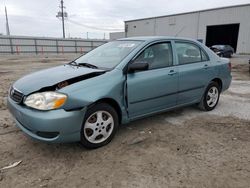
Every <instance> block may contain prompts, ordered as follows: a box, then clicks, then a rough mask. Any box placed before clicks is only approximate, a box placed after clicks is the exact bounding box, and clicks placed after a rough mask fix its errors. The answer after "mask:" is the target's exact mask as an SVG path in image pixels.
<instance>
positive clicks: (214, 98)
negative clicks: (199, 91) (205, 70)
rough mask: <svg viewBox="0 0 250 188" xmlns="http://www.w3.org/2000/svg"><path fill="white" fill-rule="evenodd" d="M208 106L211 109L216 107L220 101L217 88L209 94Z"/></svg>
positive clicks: (210, 90) (212, 89)
mask: <svg viewBox="0 0 250 188" xmlns="http://www.w3.org/2000/svg"><path fill="white" fill-rule="evenodd" d="M206 99H207V105H208V106H209V107H211V108H212V107H214V106H215V105H216V104H217V101H218V99H219V91H218V88H217V87H214V86H213V87H211V88H210V89H209V90H208V93H207V98H206Z"/></svg>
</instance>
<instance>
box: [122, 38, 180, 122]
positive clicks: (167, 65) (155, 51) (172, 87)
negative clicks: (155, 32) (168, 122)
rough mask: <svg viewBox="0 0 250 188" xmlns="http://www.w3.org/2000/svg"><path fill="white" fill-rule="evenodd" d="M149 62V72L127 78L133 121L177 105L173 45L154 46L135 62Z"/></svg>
mask: <svg viewBox="0 0 250 188" xmlns="http://www.w3.org/2000/svg"><path fill="white" fill-rule="evenodd" d="M140 62H144V63H148V64H149V69H148V70H146V71H139V72H135V73H128V75H127V100H128V113H129V117H130V118H136V117H139V116H143V115H146V114H150V113H153V112H157V111H160V110H163V109H166V108H169V107H172V106H175V105H176V99H177V95H176V94H177V89H178V70H177V67H175V66H173V62H174V60H173V50H172V45H171V42H168V41H166V42H160V43H154V44H152V45H150V46H149V47H147V48H146V49H145V50H143V51H142V52H141V53H140V55H139V56H138V57H137V58H136V59H135V60H134V61H133V63H140Z"/></svg>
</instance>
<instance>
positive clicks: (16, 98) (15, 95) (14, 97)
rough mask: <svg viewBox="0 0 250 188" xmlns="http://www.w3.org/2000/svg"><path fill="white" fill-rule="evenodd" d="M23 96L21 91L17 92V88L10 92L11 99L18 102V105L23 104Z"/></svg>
mask: <svg viewBox="0 0 250 188" xmlns="http://www.w3.org/2000/svg"><path fill="white" fill-rule="evenodd" d="M23 96H24V95H23V94H22V93H21V92H20V91H18V90H16V89H15V88H13V87H12V88H11V90H10V98H11V99H12V100H13V101H15V102H17V103H21V102H22V99H23Z"/></svg>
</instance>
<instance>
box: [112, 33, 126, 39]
mask: <svg viewBox="0 0 250 188" xmlns="http://www.w3.org/2000/svg"><path fill="white" fill-rule="evenodd" d="M124 37H125V32H114V33H110V34H109V38H110V40H116V39H120V38H124Z"/></svg>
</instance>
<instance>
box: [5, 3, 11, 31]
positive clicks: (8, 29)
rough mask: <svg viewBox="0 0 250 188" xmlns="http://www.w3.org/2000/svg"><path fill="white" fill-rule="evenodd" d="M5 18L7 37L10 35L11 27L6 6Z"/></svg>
mask: <svg viewBox="0 0 250 188" xmlns="http://www.w3.org/2000/svg"><path fill="white" fill-rule="evenodd" d="M5 18H6V35H10V27H9V21H8V14H7V8H6V6H5Z"/></svg>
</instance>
